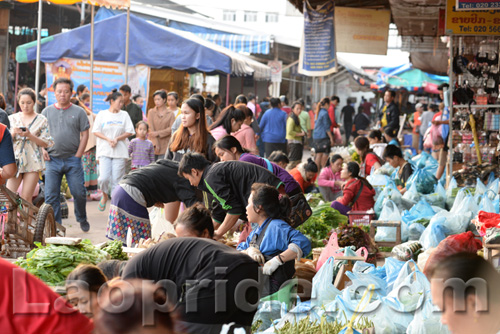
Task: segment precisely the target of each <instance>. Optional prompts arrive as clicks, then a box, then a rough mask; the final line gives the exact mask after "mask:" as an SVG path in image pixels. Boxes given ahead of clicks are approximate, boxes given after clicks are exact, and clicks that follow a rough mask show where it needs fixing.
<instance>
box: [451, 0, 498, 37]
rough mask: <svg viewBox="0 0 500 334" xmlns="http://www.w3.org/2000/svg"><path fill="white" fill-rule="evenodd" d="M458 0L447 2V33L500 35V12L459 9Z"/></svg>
mask: <svg viewBox="0 0 500 334" xmlns="http://www.w3.org/2000/svg"><path fill="white" fill-rule="evenodd" d="M455 4H456V0H448V1H447V4H446V34H448V35H500V12H498V11H494V10H490V11H480V10H475V11H463V10H462V11H458V10H456V9H455V8H456V7H455Z"/></svg>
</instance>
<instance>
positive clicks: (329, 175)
mask: <svg viewBox="0 0 500 334" xmlns="http://www.w3.org/2000/svg"><path fill="white" fill-rule="evenodd" d="M343 163H344V159H342V157H341V156H340V155H338V154H335V155H333V156H331V157H330V158H329V159H328V160H327V162H326V166H325V167H324V168H323V169H322V170H321V173H320V174H319V178H318V186H319V191H320V192H321V195H322V196H323V198H324V199H325V201H328V202H331V201H334V200H336V199H337V198H338V197H340V196H342V186H343V185H344V183H345V182H344V181H343V180H342V178H341V177H340V172H341V171H342V164H343Z"/></svg>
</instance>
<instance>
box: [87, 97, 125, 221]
mask: <svg viewBox="0 0 500 334" xmlns="http://www.w3.org/2000/svg"><path fill="white" fill-rule="evenodd" d="M106 101H108V102H109V109H108V110H102V111H101V112H99V114H97V117H96V119H95V123H94V126H93V128H92V132H93V133H94V135H95V136H96V137H97V145H96V153H97V154H96V155H97V159H98V160H99V179H98V184H99V188H100V189H101V191H102V198H101V200H100V201H99V206H98V209H99V210H100V211H104V210H105V209H106V203H107V201H108V199H109V196H110V195H111V192H112V191H113V189H114V187H115V186H116V185H117V184H118V182H119V181H120V179H121V178H122V177H123V175H125V166H126V162H127V159H128V139H127V138H129V137H130V136H131V135H133V134H135V130H134V126H133V125H132V120H131V119H130V116H129V114H128V113H127V112H126V111H124V110H121V108H122V106H123V96H122V94H121V93H120V92H118V91H117V90H116V89H114V90H112V91H111V94H109V95H108V97H107V98H106Z"/></svg>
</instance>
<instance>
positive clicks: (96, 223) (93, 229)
mask: <svg viewBox="0 0 500 334" xmlns="http://www.w3.org/2000/svg"><path fill="white" fill-rule="evenodd" d="M98 203H99V202H97V201H92V202H90V201H88V202H87V219H88V221H89V223H90V231H89V232H87V233H85V232H83V231H82V230H81V229H80V223H78V222H77V221H76V219H75V213H74V211H73V208H74V204H73V202H72V201H68V210H69V217H68V219H63V221H62V223H63V226H64V227H66V236H67V237H72V238H82V239H90V241H91V242H92V243H93V244H94V245H95V244H98V243H101V242H104V241H107V240H108V238H106V225H107V223H108V214H109V204H110V202H108V203H107V205H106V210H105V211H104V212H101V211H99V209H98V208H97V205H98Z"/></svg>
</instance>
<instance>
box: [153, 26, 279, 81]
mask: <svg viewBox="0 0 500 334" xmlns="http://www.w3.org/2000/svg"><path fill="white" fill-rule="evenodd" d="M159 27H160V28H161V29H165V30H167V31H171V32H174V33H176V34H179V35H181V36H183V37H185V38H187V39H189V40H191V41H194V42H196V43H200V44H201V45H204V46H206V47H209V48H211V49H213V50H215V51H217V52H221V53H223V54H225V55H227V56H228V57H231V60H232V62H231V74H233V75H237V76H246V75H253V78H254V79H255V80H271V68H270V67H269V66H267V65H265V64H262V63H259V62H258V61H256V60H253V59H251V58H249V57H247V56H245V55H242V54H238V53H236V52H233V51H231V50H229V49H227V48H225V47H222V46H220V45H217V44H214V43H211V42H209V41H206V40H204V39H202V38H200V37H198V36H196V35H195V34H192V33H190V32H187V31H180V30H177V29H173V28H170V27H164V26H159Z"/></svg>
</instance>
